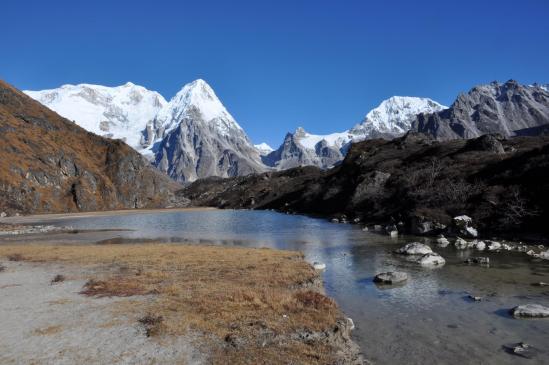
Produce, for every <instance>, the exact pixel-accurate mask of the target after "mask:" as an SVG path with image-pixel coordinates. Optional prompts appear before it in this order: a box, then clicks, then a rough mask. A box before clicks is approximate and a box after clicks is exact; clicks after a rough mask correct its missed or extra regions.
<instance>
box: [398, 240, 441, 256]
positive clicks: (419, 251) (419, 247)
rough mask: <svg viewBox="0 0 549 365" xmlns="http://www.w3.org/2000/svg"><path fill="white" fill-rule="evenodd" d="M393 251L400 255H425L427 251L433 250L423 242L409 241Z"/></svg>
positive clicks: (431, 251)
mask: <svg viewBox="0 0 549 365" xmlns="http://www.w3.org/2000/svg"><path fill="white" fill-rule="evenodd" d="M395 252H396V253H399V254H402V255H425V254H428V253H433V250H432V249H431V247H429V246H427V245H425V244H423V243H419V242H411V243H407V244H406V245H405V246H404V247H401V248H399V249H398V250H396V251H395Z"/></svg>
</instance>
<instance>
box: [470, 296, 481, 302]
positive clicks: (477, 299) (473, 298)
mask: <svg viewBox="0 0 549 365" xmlns="http://www.w3.org/2000/svg"><path fill="white" fill-rule="evenodd" d="M467 297H468V298H469V299H471V300H473V301H475V302H480V301H481V300H482V297H477V296H474V295H471V294H469V295H468V296H467Z"/></svg>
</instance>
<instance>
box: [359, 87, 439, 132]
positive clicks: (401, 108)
mask: <svg viewBox="0 0 549 365" xmlns="http://www.w3.org/2000/svg"><path fill="white" fill-rule="evenodd" d="M443 109H447V107H446V106H444V105H442V104H439V103H437V102H436V101H434V100H431V99H429V98H418V97H411V96H392V97H390V98H389V99H386V100H383V101H382V102H381V103H380V104H379V105H378V106H377V107H376V108H374V109H372V110H370V111H369V112H368V114H366V117H365V118H364V120H363V121H362V122H361V123H360V124H358V125H356V126H355V127H353V128H352V129H351V130H350V132H351V133H352V134H356V135H365V136H366V137H376V136H383V135H385V134H388V135H395V134H402V133H406V132H407V131H408V130H409V129H410V127H411V123H412V121H413V120H414V118H415V116H416V115H417V114H420V113H434V112H438V111H441V110H443Z"/></svg>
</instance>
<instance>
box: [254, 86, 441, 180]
mask: <svg viewBox="0 0 549 365" xmlns="http://www.w3.org/2000/svg"><path fill="white" fill-rule="evenodd" d="M445 108H446V107H445V106H443V105H441V104H439V103H437V102H436V101H433V100H431V99H428V98H416V97H408V96H393V97H391V98H389V99H387V100H384V101H383V102H381V104H380V105H379V106H378V107H376V108H374V109H372V110H371V111H370V112H368V114H366V116H365V117H364V119H363V120H362V122H360V123H359V124H357V125H355V126H354V127H353V128H351V129H348V130H346V131H343V132H339V133H332V134H327V135H315V134H310V133H308V132H306V131H305V130H304V129H303V128H301V127H299V128H297V129H296V131H295V132H294V133H288V134H287V135H286V137H285V138H284V142H283V143H282V144H281V145H280V147H279V148H278V149H277V150H275V151H273V152H271V153H270V154H268V155H266V156H263V157H262V160H263V162H264V163H265V164H266V165H267V166H270V167H273V168H276V169H277V170H284V169H287V168H291V167H297V166H306V165H314V166H318V167H322V168H328V167H331V166H333V165H334V164H335V163H337V162H339V161H341V160H342V159H343V157H344V156H345V154H346V153H347V150H348V149H349V147H350V145H351V143H353V142H358V141H362V140H365V139H372V138H384V139H392V138H395V137H397V136H400V135H403V134H404V133H406V132H407V131H408V130H410V128H411V125H412V122H413V121H414V119H415V118H416V115H417V114H419V113H434V112H437V111H440V110H443V109H445Z"/></svg>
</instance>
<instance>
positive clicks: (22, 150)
mask: <svg viewBox="0 0 549 365" xmlns="http://www.w3.org/2000/svg"><path fill="white" fill-rule="evenodd" d="M0 156H1V159H0V212H6V213H8V214H14V213H38V212H71V211H92V210H105V209H121V208H146V207H165V206H174V205H178V204H182V202H180V201H178V200H177V199H176V198H175V196H174V194H173V191H175V190H176V189H178V188H180V186H179V185H178V184H177V183H175V182H173V181H171V180H170V179H169V178H168V177H167V176H164V175H163V174H162V173H160V172H158V171H156V170H155V169H154V168H152V167H150V166H149V164H148V163H147V162H146V161H144V160H143V158H142V157H141V155H140V154H138V153H137V152H135V151H134V150H133V149H131V148H130V147H129V146H127V145H126V144H125V143H123V142H121V141H119V140H108V139H105V138H102V137H99V136H97V135H95V134H93V133H89V132H86V131H85V130H84V129H82V128H80V127H78V126H77V125H75V124H74V123H72V122H70V121H68V120H66V119H64V118H62V117H60V116H59V115H58V114H56V113H54V112H53V111H51V110H49V109H48V108H46V107H44V106H43V105H41V104H40V103H38V102H36V101H34V100H33V99H31V98H30V97H28V96H26V95H25V94H23V93H22V92H20V91H19V90H17V89H15V88H13V87H12V86H10V85H8V84H6V83H4V82H2V81H0Z"/></svg>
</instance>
